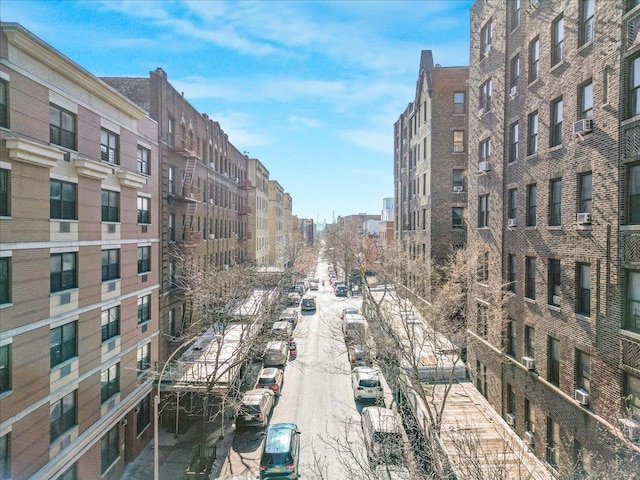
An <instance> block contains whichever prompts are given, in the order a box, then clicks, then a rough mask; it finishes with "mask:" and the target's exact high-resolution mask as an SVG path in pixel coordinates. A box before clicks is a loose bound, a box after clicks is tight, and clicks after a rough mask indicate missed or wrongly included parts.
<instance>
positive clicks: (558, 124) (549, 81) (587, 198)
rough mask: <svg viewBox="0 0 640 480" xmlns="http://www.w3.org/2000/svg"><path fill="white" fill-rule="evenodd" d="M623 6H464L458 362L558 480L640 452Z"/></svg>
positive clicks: (633, 57)
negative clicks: (463, 261) (463, 294)
mask: <svg viewBox="0 0 640 480" xmlns="http://www.w3.org/2000/svg"><path fill="white" fill-rule="evenodd" d="M630 3H631V4H633V5H636V4H637V2H622V1H581V2H577V1H573V0H559V1H553V2H547V1H541V2H538V1H525V0H522V1H511V2H494V1H489V0H478V1H476V2H475V3H474V5H473V6H472V9H471V55H470V58H471V68H470V74H469V112H470V114H469V130H468V131H469V152H470V155H469V175H468V179H469V182H468V183H469V212H472V214H471V215H470V217H469V218H470V220H469V234H468V241H469V246H470V248H472V249H473V250H474V251H475V252H476V253H477V258H478V267H479V268H478V276H477V279H476V280H477V281H476V282H475V283H474V284H473V285H472V287H471V289H470V293H469V297H468V322H469V323H468V325H469V334H470V337H471V339H472V341H471V342H470V344H469V345H468V348H469V351H468V359H469V366H470V370H471V372H472V376H473V378H474V379H475V381H476V384H477V386H478V388H479V390H480V391H481V392H482V393H483V395H484V396H485V397H487V399H488V400H489V402H490V403H491V404H492V405H493V406H494V407H495V409H496V410H497V411H498V412H500V413H501V414H502V415H503V416H504V418H505V419H506V420H507V422H508V423H509V424H510V425H512V428H513V429H514V430H515V431H516V432H517V433H518V434H519V435H520V436H521V437H522V438H523V439H524V440H525V441H526V442H527V443H528V444H529V446H530V448H531V449H532V451H534V452H535V454H536V455H537V456H538V457H540V458H541V459H542V460H544V461H546V464H547V466H548V467H549V468H550V469H551V470H552V471H554V472H555V473H556V474H557V475H565V474H568V473H569V472H570V471H572V470H573V469H574V468H576V469H577V470H578V472H577V474H578V475H582V474H583V473H584V472H588V471H589V470H590V469H591V468H593V466H594V461H597V460H606V461H609V460H611V459H612V458H613V457H614V456H615V455H616V454H620V455H622V457H623V458H625V460H628V459H629V458H630V456H633V455H636V456H637V455H638V453H639V452H640V448H639V446H638V443H637V442H638V439H639V437H640V423H638V420H640V417H639V415H640V335H639V332H640V324H639V323H638V320H637V318H638V317H637V314H636V309H637V305H638V303H637V302H638V301H639V300H640V289H639V288H638V285H640V283H638V279H640V272H638V270H637V268H638V265H639V264H640V263H639V262H640V255H639V253H638V252H640V249H638V248H637V246H638V245H640V243H639V239H640V229H639V228H638V225H639V224H640V217H639V216H638V214H637V212H636V210H637V206H636V203H635V202H636V201H637V200H636V199H637V192H638V187H637V185H638V179H640V166H639V165H638V164H637V159H638V158H639V155H640V142H639V141H638V138H640V135H638V132H639V131H640V121H639V119H640V116H638V115H639V114H640V103H638V102H637V98H638V96H637V86H638V85H640V81H639V80H638V78H636V77H637V75H638V72H639V71H640V69H638V66H639V65H640V57H638V53H637V52H638V50H639V48H638V47H640V40H639V38H638V37H637V36H636V35H635V33H634V34H633V35H631V34H630V32H632V31H633V32H636V31H637V25H638V24H640V7H633V6H632V5H629V4H630ZM505 295H506V303H505V304H502V300H500V299H504V298H505ZM634 442H635V443H634ZM629 468H634V467H629ZM581 478H582V477H581Z"/></svg>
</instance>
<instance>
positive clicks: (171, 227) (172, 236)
mask: <svg viewBox="0 0 640 480" xmlns="http://www.w3.org/2000/svg"><path fill="white" fill-rule="evenodd" d="M167 231H168V233H169V241H170V242H175V241H176V214H175V213H170V214H169V215H168V216H167Z"/></svg>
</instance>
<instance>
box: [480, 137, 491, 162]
mask: <svg viewBox="0 0 640 480" xmlns="http://www.w3.org/2000/svg"><path fill="white" fill-rule="evenodd" d="M478 157H479V159H480V161H481V162H487V161H489V159H490V158H491V139H490V138H485V139H484V140H482V141H481V142H480V145H478Z"/></svg>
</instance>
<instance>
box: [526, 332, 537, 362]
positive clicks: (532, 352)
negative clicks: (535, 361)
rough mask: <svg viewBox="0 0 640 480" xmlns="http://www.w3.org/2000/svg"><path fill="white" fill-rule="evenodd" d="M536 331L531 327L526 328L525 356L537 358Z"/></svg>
mask: <svg viewBox="0 0 640 480" xmlns="http://www.w3.org/2000/svg"><path fill="white" fill-rule="evenodd" d="M535 338H536V330H535V328H534V327H532V326H530V325H525V327H524V356H525V357H531V358H536V345H535Z"/></svg>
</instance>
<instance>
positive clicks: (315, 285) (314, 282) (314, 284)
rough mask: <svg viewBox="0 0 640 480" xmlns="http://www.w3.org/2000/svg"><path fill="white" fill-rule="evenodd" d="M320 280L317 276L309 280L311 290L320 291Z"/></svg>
mask: <svg viewBox="0 0 640 480" xmlns="http://www.w3.org/2000/svg"><path fill="white" fill-rule="evenodd" d="M319 284H320V281H319V280H318V279H317V278H314V279H313V280H311V281H310V282H309V290H311V291H312V292H316V291H318V288H319Z"/></svg>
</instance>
